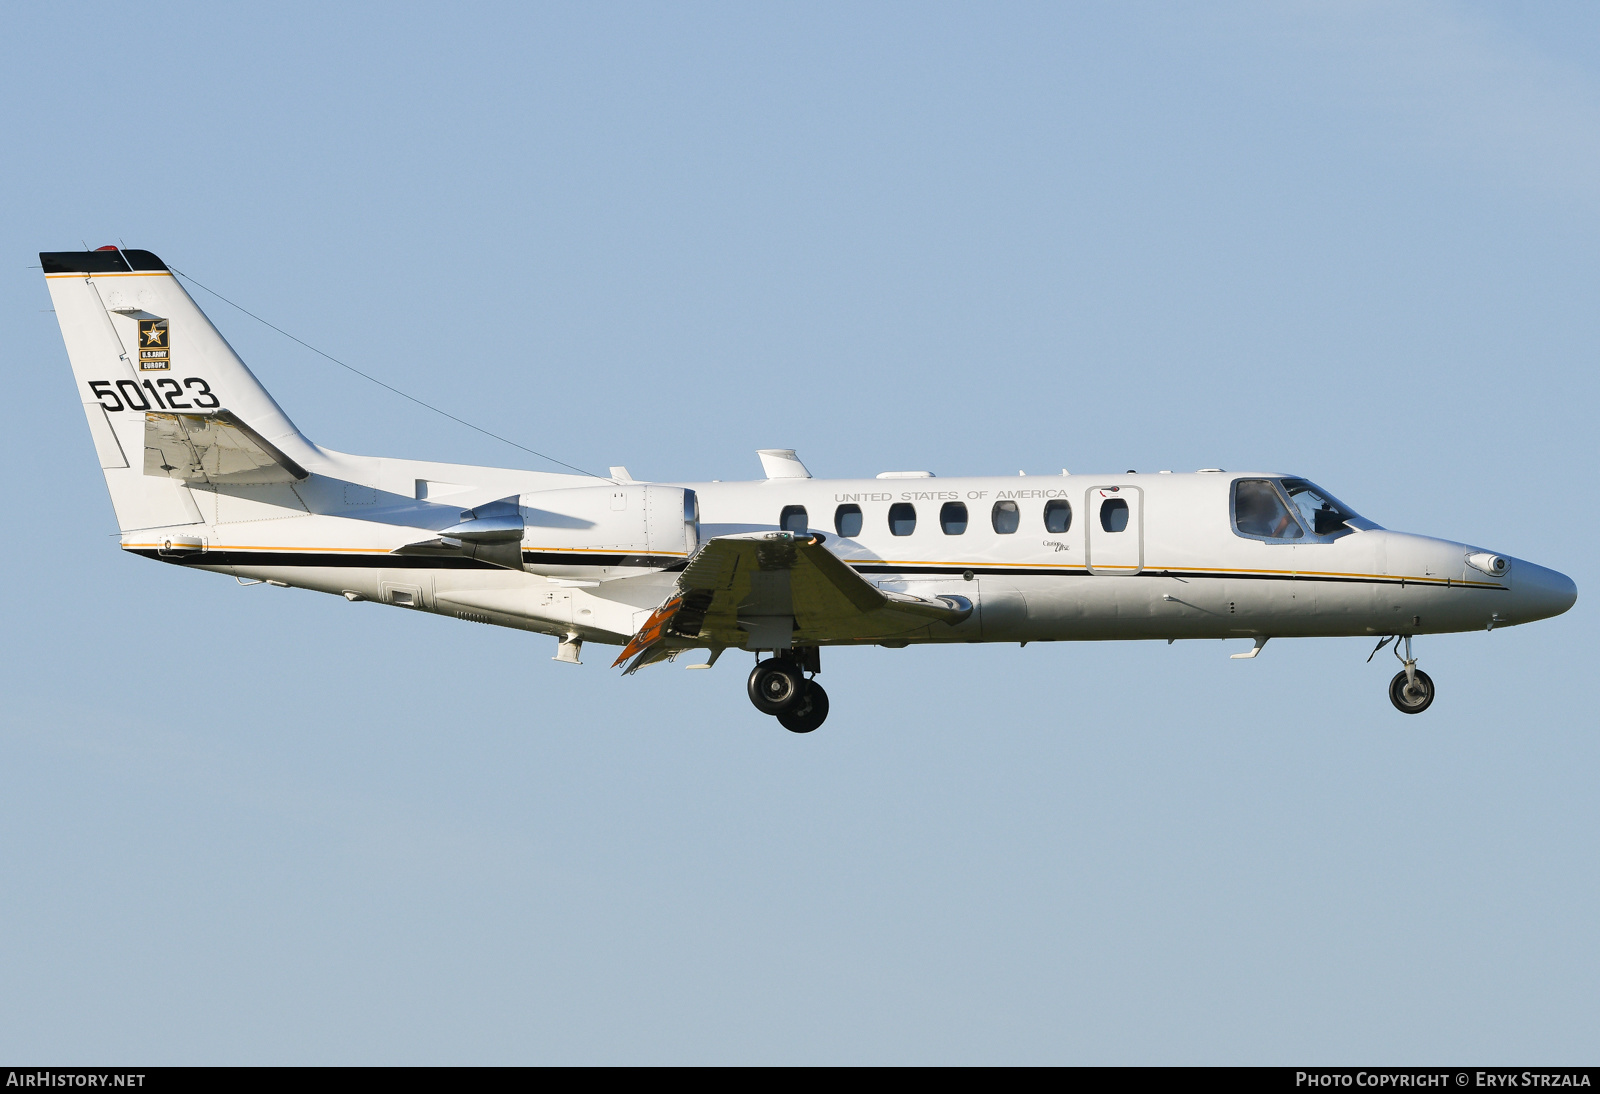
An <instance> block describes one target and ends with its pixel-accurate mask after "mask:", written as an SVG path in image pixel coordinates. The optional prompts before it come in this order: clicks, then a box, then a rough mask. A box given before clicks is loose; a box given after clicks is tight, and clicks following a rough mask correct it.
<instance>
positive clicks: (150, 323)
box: [139, 319, 172, 372]
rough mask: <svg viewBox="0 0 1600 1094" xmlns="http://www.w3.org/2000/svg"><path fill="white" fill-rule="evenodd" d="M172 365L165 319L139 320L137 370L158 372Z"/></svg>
mask: <svg viewBox="0 0 1600 1094" xmlns="http://www.w3.org/2000/svg"><path fill="white" fill-rule="evenodd" d="M171 367H172V350H171V349H170V348H169V347H168V346H167V321H166V320H165V319H141V320H139V371H140V372H159V371H161V370H162V369H168V368H171Z"/></svg>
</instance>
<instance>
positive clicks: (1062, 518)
mask: <svg viewBox="0 0 1600 1094" xmlns="http://www.w3.org/2000/svg"><path fill="white" fill-rule="evenodd" d="M1071 527H1072V503H1071V502H1069V501H1067V500H1066V499H1065V498H1056V499H1055V500H1054V501H1047V502H1045V503H1044V530H1045V531H1046V532H1049V533H1050V534H1051V535H1057V536H1059V535H1060V534H1061V533H1062V532H1065V531H1066V530H1067V529H1068V528H1071Z"/></svg>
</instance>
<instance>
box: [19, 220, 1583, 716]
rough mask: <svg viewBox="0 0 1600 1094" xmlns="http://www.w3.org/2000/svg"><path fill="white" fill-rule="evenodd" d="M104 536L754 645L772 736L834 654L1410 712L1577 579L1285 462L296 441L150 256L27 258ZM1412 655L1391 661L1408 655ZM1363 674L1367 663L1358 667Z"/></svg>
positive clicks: (562, 623) (264, 573)
mask: <svg viewBox="0 0 1600 1094" xmlns="http://www.w3.org/2000/svg"><path fill="white" fill-rule="evenodd" d="M39 257H40V259H41V261H42V264H43V268H44V274H45V278H46V280H47V282H48V284H49V288H50V295H51V298H52V300H53V301H54V302H55V311H56V317H57V319H58V320H59V321H60V324H61V334H62V337H63V339H64V340H65V341H66V346H67V356H68V357H69V358H70V360H71V362H72V371H73V374H74V375H75V376H76V378H77V383H78V390H79V393H80V395H81V397H82V400H83V406H84V411H85V413H86V414H87V416H88V421H89V432H90V435H91V436H92V437H93V438H94V445H95V450H96V452H97V453H98V454H99V457H100V466H101V467H102V468H103V469H104V470H105V477H106V485H107V486H108V487H109V489H110V492H111V502H112V506H113V507H114V508H115V510H116V516H117V524H118V526H119V527H120V529H121V531H122V549H123V550H125V551H129V552H132V553H134V554H140V555H144V556H146V557H148V558H153V559H159V560H161V561H163V562H170V563H173V564H176V565H179V566H185V567H189V568H192V569H198V570H211V571H215V572H217V573H224V574H230V575H232V576H234V577H235V578H237V579H238V580H240V581H242V582H267V583H270V584H273V585H282V586H295V587H298V588H303V589H313V590H316V591H318V592H325V593H332V594H334V595H336V596H343V597H344V598H345V599H347V600H351V601H372V602H375V603H379V604H389V605H394V606H396V607H402V608H407V609H410V610H412V611H425V612H435V613H438V614H441V615H451V616H455V617H457V618H459V619H465V620H471V621H473V622H477V623H493V624H497V625H499V626H503V627H515V628H519V629H521V630H527V631H537V632H539V633H542V634H549V635H553V636H554V637H556V638H557V639H558V644H557V650H556V654H555V660H557V661H561V662H567V663H572V664H577V663H579V654H580V650H581V649H582V646H583V644H584V643H585V642H599V643H606V644H611V645H620V646H622V647H623V650H622V654H621V656H620V657H618V658H617V660H616V662H615V664H616V665H618V666H620V665H626V672H629V673H631V672H634V671H636V670H637V669H639V668H641V667H643V666H645V665H650V664H654V663H656V662H659V661H671V660H674V659H675V658H677V657H678V656H679V655H680V654H682V653H684V652H685V651H687V650H693V649H704V650H706V651H708V653H709V656H708V657H707V659H706V660H705V661H704V662H703V663H699V664H693V665H690V666H689V667H690V668H710V667H711V665H713V664H714V663H715V662H716V660H717V659H718V658H719V657H720V656H722V654H723V652H724V651H726V650H729V649H739V650H745V651H748V652H751V653H753V654H755V656H756V665H755V668H754V670H753V671H752V672H751V674H750V678H749V695H750V700H751V702H752V703H754V704H755V706H756V708H757V709H758V710H760V711H762V712H763V713H765V714H771V715H774V716H776V717H777V719H778V721H779V722H780V723H781V724H782V725H783V726H784V727H786V728H787V729H790V730H792V731H794V732H796V733H807V732H810V731H811V730H814V729H816V728H817V727H818V726H819V725H821V724H822V721H823V719H824V718H826V717H827V713H828V698H827V694H826V693H825V692H824V691H823V690H822V688H821V686H820V685H819V684H818V683H817V682H816V679H815V677H816V674H817V673H818V672H819V671H820V669H821V660H820V650H821V648H822V647H823V646H850V645H854V646H861V645H876V646H890V647H895V648H899V647H903V646H907V645H910V644H911V643H922V642H1019V643H1023V644H1026V643H1028V642H1046V641H1068V640H1089V639H1094V640H1105V639H1166V640H1167V641H1169V642H1171V641H1174V640H1176V639H1179V638H1240V639H1253V640H1254V645H1253V647H1252V648H1251V649H1250V650H1249V651H1248V652H1246V653H1238V654H1234V655H1233V656H1234V657H1254V656H1256V655H1257V654H1258V653H1260V652H1261V649H1262V647H1264V646H1265V645H1266V643H1267V641H1268V639H1270V638H1293V637H1315V636H1334V635H1360V636H1370V637H1375V638H1378V639H1380V641H1379V642H1378V644H1377V646H1376V647H1375V648H1374V650H1373V652H1374V653H1376V652H1377V651H1378V650H1380V649H1382V648H1383V647H1384V646H1385V645H1386V644H1388V643H1389V642H1391V641H1393V642H1394V647H1393V652H1394V655H1395V656H1396V657H1397V658H1398V659H1399V660H1400V662H1401V666H1402V667H1401V670H1400V671H1399V672H1397V673H1396V674H1395V676H1394V679H1393V680H1392V681H1391V683H1390V685H1389V698H1390V699H1391V701H1392V702H1393V703H1394V705H1395V707H1396V708H1398V709H1399V710H1401V711H1403V712H1404V713H1407V714H1417V713H1420V712H1421V711H1423V710H1426V709H1427V708H1428V706H1429V704H1430V703H1432V702H1433V696H1434V685H1433V681H1432V680H1431V679H1430V678H1429V677H1428V675H1427V673H1425V672H1422V671H1421V670H1420V669H1418V668H1417V665H1416V658H1415V657H1414V656H1413V655H1412V649H1411V644H1412V639H1413V637H1414V636H1416V635H1419V634H1440V633H1444V632H1448V631H1470V630H1493V629H1494V628H1496V627H1507V626H1513V625H1515V624H1518V623H1527V622H1530V621H1532V620H1535V619H1544V618H1546V617H1548V616H1553V615H1559V614H1560V613H1562V612H1564V611H1566V610H1567V609H1568V608H1570V607H1571V606H1572V604H1573V603H1574V601H1575V600H1576V599H1577V588H1576V586H1575V585H1574V584H1573V582H1572V581H1571V579H1569V578H1567V577H1566V576H1564V575H1562V574H1559V573H1557V572H1555V571H1554V570H1548V569H1545V568H1544V567H1542V566H1536V565H1534V564H1533V563H1530V562H1523V561H1522V560H1520V559H1514V558H1511V557H1509V556H1507V555H1504V554H1499V553H1496V552H1494V551H1489V550H1485V549H1483V548H1481V547H1475V546H1472V545H1469V544H1465V543H1455V542H1452V541H1449V540H1443V539H1432V538H1429V537H1427V536H1419V535H1412V534H1410V533H1406V532H1393V531H1388V530H1386V529H1383V528H1380V527H1379V526H1378V525H1376V524H1374V523H1373V522H1371V521H1369V520H1366V519H1364V518H1362V517H1361V516H1359V515H1357V514H1356V512H1355V511H1354V510H1353V509H1351V508H1350V507H1349V506H1347V505H1345V504H1344V503H1343V502H1341V501H1339V500H1338V499H1337V498H1335V497H1334V496H1333V495H1332V494H1330V493H1328V492H1327V491H1326V490H1323V489H1322V488H1321V487H1320V486H1317V485H1315V484H1314V483H1311V482H1309V481H1307V480H1306V479H1303V478H1298V477H1296V476H1293V475H1284V474H1279V473H1276V472H1263V471H1250V472H1226V471H1222V470H1220V469H1217V468H1211V469H1208V470H1204V471H1198V472H1195V473H1193V474H1170V473H1168V472H1164V471H1163V472H1159V473H1156V474H1143V475H1141V474H1135V473H1133V472H1131V471H1130V472H1127V473H1125V474H1120V475H1071V474H1068V473H1067V472H1065V471H1063V472H1062V473H1061V475H1060V476H1059V477H1056V476H1049V477H1019V478H1015V479H1012V478H935V477H934V476H933V475H932V474H930V473H928V472H924V471H894V472H886V473H884V474H881V475H878V476H877V477H876V478H872V479H831V480H819V479H813V478H812V477H811V475H810V473H809V472H808V471H807V470H806V468H805V466H804V465H803V464H802V463H801V461H800V460H799V458H797V457H796V456H795V454H794V452H792V451H789V450H787V449H783V450H778V449H772V450H766V451H763V452H761V453H760V458H761V463H762V467H763V470H764V472H765V477H764V478H762V479H760V480H756V481H751V482H709V483H706V482H697V483H653V482H639V481H636V480H634V479H633V478H632V477H631V476H630V475H629V474H628V473H627V470H626V469H625V468H621V467H613V468H611V475H610V477H608V478H599V477H595V476H586V475H581V474H579V475H573V474H554V473H544V472H536V471H517V470H510V469H505V468H498V467H472V466H467V465H463V464H448V463H428V462H423V461H419V460H401V459H390V458H387V457H383V458H379V457H372V456H350V455H345V454H344V453H342V452H334V451H330V450H329V449H325V448H321V447H319V446H318V445H316V444H313V443H312V442H311V441H310V440H308V439H307V438H306V437H304V436H302V435H301V433H300V432H299V431H298V430H297V429H296V428H295V427H294V424H293V423H292V422H290V421H289V419H288V417H287V416H285V414H284V413H283V411H282V410H281V409H279V407H278V404H277V403H275V402H274V401H273V399H272V396H271V395H269V394H267V392H266V390H265V389H264V388H263V387H262V386H261V384H260V383H259V382H258V381H257V380H256V378H255V376H254V375H252V374H251V372H250V370H249V369H248V368H246V367H245V365H244V362H243V361H241V360H240V359H239V358H238V356H237V355H236V354H235V353H234V352H233V349H232V348H231V347H230V346H229V345H228V343H227V342H226V341H225V340H224V339H223V337H222V335H221V334H219V333H218V332H217V330H216V328H215V327H213V326H212V325H211V323H210V321H209V320H208V319H207V318H206V317H205V315H204V314H203V313H202V312H201V310H200V308H199V307H198V306H197V305H196V304H195V302H194V300H193V299H191V298H190V296H189V294H188V293H187V292H186V291H185V290H184V287H183V286H182V285H181V284H180V283H179V282H178V279H177V278H175V277H174V276H173V274H172V273H171V272H170V271H169V270H168V268H167V266H166V265H165V264H164V263H163V262H162V261H161V260H160V259H159V258H157V257H156V256H155V255H153V254H151V253H150V252H149V251H138V250H127V249H118V248H115V247H102V248H100V249H99V250H95V251H71V252H58V253H46V254H41V255H40V256H39ZM1402 646H1403V647H1404V649H1405V653H1404V655H1402V654H1401V652H1400V650H1401V647H1402ZM1369 660H1370V657H1369Z"/></svg>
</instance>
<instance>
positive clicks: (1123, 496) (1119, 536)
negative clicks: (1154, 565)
mask: <svg viewBox="0 0 1600 1094" xmlns="http://www.w3.org/2000/svg"><path fill="white" fill-rule="evenodd" d="M1083 510H1084V517H1085V519H1086V520H1087V521H1088V526H1089V572H1090V573H1092V574H1098V575H1100V576H1102V577H1131V576H1132V575H1134V574H1136V573H1138V572H1139V571H1140V570H1142V569H1144V491H1143V490H1141V489H1139V487H1137V486H1095V487H1091V488H1090V489H1089V493H1088V495H1087V497H1086V498H1085V504H1084V507H1083Z"/></svg>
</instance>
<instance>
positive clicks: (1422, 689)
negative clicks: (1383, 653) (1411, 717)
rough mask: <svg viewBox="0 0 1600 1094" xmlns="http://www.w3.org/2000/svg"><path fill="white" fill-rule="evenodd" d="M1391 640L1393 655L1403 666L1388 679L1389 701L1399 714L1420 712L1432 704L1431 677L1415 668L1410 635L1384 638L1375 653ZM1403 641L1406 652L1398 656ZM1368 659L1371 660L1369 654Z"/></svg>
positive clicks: (1415, 662)
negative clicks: (1398, 638) (1391, 678)
mask: <svg viewBox="0 0 1600 1094" xmlns="http://www.w3.org/2000/svg"><path fill="white" fill-rule="evenodd" d="M1391 641H1394V656H1395V659H1396V660H1397V661H1399V662H1400V664H1402V665H1404V666H1405V667H1404V668H1403V669H1401V670H1400V671H1399V672H1397V673H1395V674H1394V679H1393V680H1390V681H1389V702H1391V703H1393V704H1394V709H1396V710H1398V711H1399V712H1400V713H1401V714H1421V713H1422V712H1423V711H1425V710H1427V709H1428V707H1429V706H1431V705H1432V704H1433V678H1432V677H1431V676H1429V675H1428V674H1427V673H1425V672H1423V671H1422V670H1421V669H1419V668H1417V659H1416V658H1415V657H1413V656H1411V636H1410V635H1409V634H1408V635H1405V636H1404V637H1403V638H1402V639H1400V640H1398V641H1396V640H1394V639H1389V638H1385V639H1384V640H1383V641H1382V642H1379V643H1378V649H1375V650H1373V651H1372V652H1373V653H1377V652H1378V650H1381V649H1383V647H1385V646H1387V645H1388V644H1389V643H1390V642H1391ZM1402 641H1403V642H1404V643H1405V646H1406V653H1405V656H1404V657H1401V656H1400V643H1401V642H1402ZM1367 660H1368V661H1370V660H1372V658H1371V657H1370V656H1369V657H1368V658H1367Z"/></svg>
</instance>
